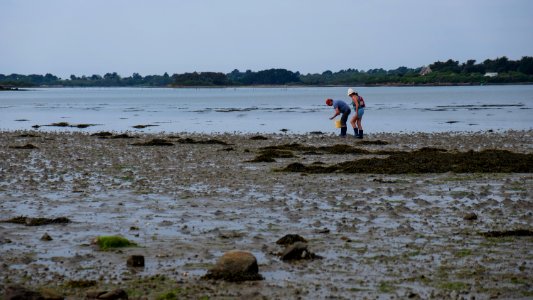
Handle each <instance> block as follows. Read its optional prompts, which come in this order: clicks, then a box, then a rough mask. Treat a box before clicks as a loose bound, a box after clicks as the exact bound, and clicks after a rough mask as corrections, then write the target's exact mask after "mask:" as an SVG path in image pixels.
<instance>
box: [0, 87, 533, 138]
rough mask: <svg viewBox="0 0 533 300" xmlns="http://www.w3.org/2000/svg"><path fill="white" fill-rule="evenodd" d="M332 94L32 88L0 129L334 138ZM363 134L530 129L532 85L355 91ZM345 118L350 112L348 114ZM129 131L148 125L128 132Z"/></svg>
mask: <svg viewBox="0 0 533 300" xmlns="http://www.w3.org/2000/svg"><path fill="white" fill-rule="evenodd" d="M346 90H347V87H346V88H345V87H342V88H339V87H334V88H323V87H320V88H186V89H167V88H38V89H31V90H29V91H5V92H0V130H13V129H32V125H48V124H51V123H58V122H68V123H69V124H73V125H77V124H96V125H95V126H91V127H88V128H85V129H79V128H71V127H67V128H59V127H41V128H40V129H39V130H69V131H84V132H96V131H142V132H207V133H212V132H246V133H250V132H253V133H255V132H258V133H261V132H263V133H273V132H280V130H283V129H287V130H288V132H289V133H291V132H292V133H305V132H310V131H322V132H337V130H338V129H335V128H334V124H333V121H330V120H329V119H328V118H329V117H330V116H331V115H332V114H333V109H332V108H331V107H328V106H326V105H325V104H324V101H325V99H326V98H328V97H331V98H333V99H340V100H344V101H346V102H349V98H348V97H347V96H346V94H345V93H346ZM356 90H358V91H359V93H360V95H362V96H363V97H364V98H365V102H366V104H367V108H366V109H365V115H364V118H363V126H364V129H365V132H368V133H372V132H444V131H480V130H489V129H492V130H507V129H518V130H521V129H532V128H533V114H532V112H533V111H532V109H533V86H531V85H523V86H469V87H361V88H356ZM352 114H353V112H352ZM135 125H156V126H153V127H147V128H145V129H134V128H133V126H135Z"/></svg>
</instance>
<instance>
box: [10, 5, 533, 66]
mask: <svg viewBox="0 0 533 300" xmlns="http://www.w3.org/2000/svg"><path fill="white" fill-rule="evenodd" d="M532 13H533V1H531V0H441V1H439V0H330V1H325V0H263V1H254V0H194V1H192V0H188V1H186V0H150V1H148V0H146V1H140V0H46V1H43V0H33V1H31V0H0V74H11V73H20V74H31V73H37V74H44V73H52V74H55V75H58V76H60V77H67V76H69V75H70V74H76V75H92V74H101V75H103V74H104V73H107V72H118V73H119V74H121V75H123V76H129V75H131V74H132V73H133V72H138V73H140V74H141V75H143V76H144V75H148V74H163V73H164V72H168V73H169V74H173V73H184V72H193V71H198V72H200V71H217V72H231V71H232V70H233V69H239V70H241V71H245V70H247V69H250V70H252V71H259V70H264V69H269V68H286V69H289V70H292V71H300V72H302V73H305V74H306V73H321V72H323V71H325V70H331V71H338V70H341V69H347V68H356V69H363V70H367V69H370V68H384V69H395V68H397V67H400V66H407V67H419V66H423V65H426V64H429V63H432V62H435V61H437V60H441V61H443V60H447V59H449V58H452V59H454V60H459V61H460V62H464V61H466V60H467V59H476V60H478V61H483V60H485V59H487V58H491V59H494V58H496V57H501V56H507V57H508V58H509V59H513V60H516V59H520V58H521V57H522V56H533V17H531V15H532Z"/></svg>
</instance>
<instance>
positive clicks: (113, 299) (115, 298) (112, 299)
mask: <svg viewBox="0 0 533 300" xmlns="http://www.w3.org/2000/svg"><path fill="white" fill-rule="evenodd" d="M86 296H87V299H107V300H119V299H128V294H127V293H126V291H125V290H123V289H116V290H112V291H89V292H87V294H86Z"/></svg>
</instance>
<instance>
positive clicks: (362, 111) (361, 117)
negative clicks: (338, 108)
mask: <svg viewBox="0 0 533 300" xmlns="http://www.w3.org/2000/svg"><path fill="white" fill-rule="evenodd" d="M354 111H356V110H355V108H354ZM364 114H365V109H364V108H362V107H359V111H358V113H357V118H358V119H363V115H364Z"/></svg>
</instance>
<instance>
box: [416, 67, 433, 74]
mask: <svg viewBox="0 0 533 300" xmlns="http://www.w3.org/2000/svg"><path fill="white" fill-rule="evenodd" d="M431 72H433V71H432V70H431V68H430V67H429V66H428V67H423V68H422V70H420V73H418V74H420V75H422V76H424V75H427V74H429V73H431Z"/></svg>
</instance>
